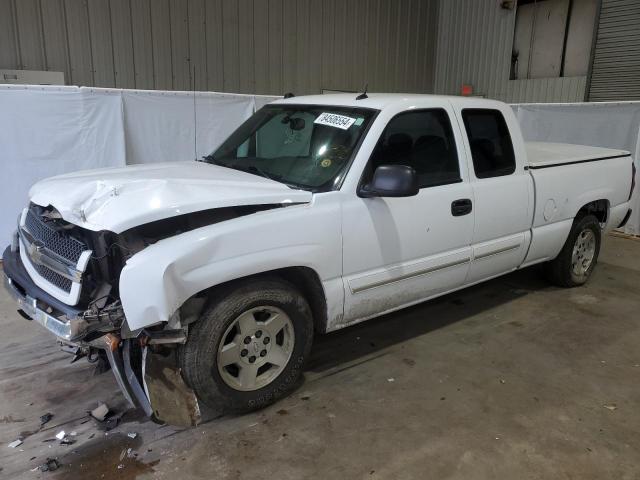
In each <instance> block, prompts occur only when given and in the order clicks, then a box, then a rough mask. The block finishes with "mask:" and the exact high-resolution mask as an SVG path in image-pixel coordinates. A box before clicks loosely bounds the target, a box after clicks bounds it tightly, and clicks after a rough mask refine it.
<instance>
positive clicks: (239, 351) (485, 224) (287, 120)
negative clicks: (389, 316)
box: [3, 94, 635, 424]
mask: <svg viewBox="0 0 640 480" xmlns="http://www.w3.org/2000/svg"><path fill="white" fill-rule="evenodd" d="M634 176H635V167H634V166H633V160H632V158H631V156H630V154H629V152H626V151H620V150H611V149H604V148H594V147H586V146H576V145H567V144H552V143H525V142H524V141H523V138H522V135H521V132H520V129H519V126H518V123H517V120H516V117H515V116H514V113H513V112H512V110H511V108H510V107H509V106H508V105H506V104H504V103H501V102H497V101H490V100H484V99H473V98H461V97H443V96H430V95H403V94H393V95H391V94H369V95H367V94H363V95H359V96H358V97H356V96H355V95H351V94H336V95H318V96H307V97H293V98H288V99H283V100H278V101H276V102H273V103H271V104H269V105H267V106H265V107H264V108H262V109H261V110H259V111H258V112H257V113H255V114H254V115H253V116H252V117H251V118H249V119H248V120H247V121H246V122H244V123H243V124H242V125H241V126H240V127H239V128H238V129H237V130H236V131H235V132H234V133H233V134H232V135H231V136H230V137H229V138H228V139H227V140H226V141H225V142H224V143H223V144H222V145H221V146H220V147H219V148H217V149H216V150H215V151H214V152H213V153H212V154H211V155H208V156H206V157H204V158H203V159H201V160H199V161H193V162H176V163H165V164H155V165H145V166H130V167H125V168H116V169H101V170H94V171H83V172H78V173H72V174H67V175H62V176H57V177H54V178H50V179H47V180H44V181H41V182H39V183H37V184H35V185H34V186H33V187H32V189H31V190H30V193H29V195H30V203H29V205H28V206H26V208H25V209H24V211H23V212H22V213H21V215H20V217H19V219H18V226H17V231H16V233H15V235H14V238H13V242H12V244H11V245H10V246H9V247H7V249H6V250H5V251H4V255H3V261H4V273H5V275H6V286H7V288H8V290H9V291H10V292H11V293H12V294H13V296H14V297H15V298H16V300H17V304H18V309H19V313H20V314H21V315H22V316H23V317H25V318H27V319H32V320H33V321H35V322H37V323H39V324H41V325H43V326H44V327H45V328H47V329H48V330H50V331H51V332H52V333H53V334H54V335H56V336H57V337H58V338H59V340H60V341H61V342H62V343H64V344H65V345H66V348H67V349H69V348H71V349H73V350H74V352H75V353H76V354H77V355H80V354H83V353H84V354H86V355H87V356H88V357H89V358H90V359H94V360H95V359H97V358H100V357H101V358H103V359H104V361H105V364H106V361H107V360H108V363H109V366H110V367H111V370H112V371H113V373H114V374H115V377H116V380H117V382H118V384H119V386H120V388H121V389H122V392H123V393H124V395H125V397H126V398H127V400H128V401H129V402H130V403H131V404H132V405H134V406H138V407H141V408H142V409H143V410H144V411H145V412H146V413H147V414H148V415H149V416H154V417H156V418H158V419H161V420H164V421H168V422H173V423H187V424H189V423H191V424H193V423H196V422H197V421H198V415H199V403H198V402H202V403H204V404H205V405H208V406H210V407H212V408H214V409H222V410H223V411H240V412H241V411H247V410H251V409H255V408H259V407H262V406H265V405H268V404H270V403H272V402H274V401H275V400H277V399H278V398H279V397H281V396H283V395H286V394H287V393H288V392H290V391H291V390H292V389H294V388H295V386H296V384H297V382H298V380H299V379H300V377H301V373H302V371H303V366H304V364H305V360H306V359H307V357H308V356H309V352H310V349H311V344H312V340H313V337H314V334H317V333H325V332H330V331H334V330H337V329H340V328H343V327H347V326H349V325H353V324H355V323H358V322H362V321H364V320H367V319H370V318H373V317H377V316H379V315H383V314H386V313H388V312H392V311H394V310H398V309H401V308H404V307H407V306H409V305H413V304H416V303H419V302H423V301H425V300H429V299H431V298H434V297H437V296H440V295H444V294H447V293H449V292H453V291H455V290H459V289H461V288H464V287H467V286H469V285H473V284H476V283H478V282H482V281H485V280H488V279H491V278H494V277H497V276H499V275H504V274H506V273H508V272H512V271H514V270H516V269H520V268H524V267H528V266H530V265H534V264H545V269H546V271H547V273H548V276H549V278H550V279H551V280H552V281H553V282H554V283H556V284H557V285H560V286H563V287H575V286H579V285H582V284H584V283H585V282H586V281H587V280H588V278H589V277H590V275H591V274H592V272H593V269H594V267H595V265H596V261H597V259H598V252H599V249H600V245H601V236H602V235H603V233H604V232H607V231H608V230H610V229H612V228H616V227H620V226H622V225H623V224H624V223H625V222H626V221H627V219H628V218H629V215H630V207H629V205H630V198H631V194H632V192H633V188H634ZM183 407H185V408H187V407H188V409H187V411H186V412H182V413H177V411H178V410H181V409H183Z"/></svg>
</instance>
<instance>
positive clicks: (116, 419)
mask: <svg viewBox="0 0 640 480" xmlns="http://www.w3.org/2000/svg"><path fill="white" fill-rule="evenodd" d="M121 418H122V415H113V416H111V417H109V418H107V419H106V420H105V421H104V429H105V430H106V431H107V432H108V431H109V430H113V429H114V428H116V427H117V426H118V424H119V423H120V419H121Z"/></svg>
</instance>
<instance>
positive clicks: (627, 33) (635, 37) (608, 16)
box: [589, 0, 640, 102]
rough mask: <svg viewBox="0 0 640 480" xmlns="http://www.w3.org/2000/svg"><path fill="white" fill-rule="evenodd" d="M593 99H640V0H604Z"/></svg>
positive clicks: (596, 55)
mask: <svg viewBox="0 0 640 480" xmlns="http://www.w3.org/2000/svg"><path fill="white" fill-rule="evenodd" d="M589 100H590V101H593V102H604V101H611V100H640V1H638V0H603V2H602V9H601V11H600V20H599V23H598V35H597V39H596V46H595V51H594V57H593V66H592V73H591V82H590V85H589Z"/></svg>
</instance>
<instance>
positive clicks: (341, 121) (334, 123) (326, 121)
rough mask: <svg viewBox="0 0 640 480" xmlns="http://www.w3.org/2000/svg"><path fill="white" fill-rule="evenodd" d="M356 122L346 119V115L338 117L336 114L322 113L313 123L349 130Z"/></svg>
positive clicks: (353, 119)
mask: <svg viewBox="0 0 640 480" xmlns="http://www.w3.org/2000/svg"><path fill="white" fill-rule="evenodd" d="M355 121H356V119H355V118H351V117H345V116H344V115H336V114H335V113H321V114H320V116H319V117H318V118H316V120H315V122H313V123H317V124H319V125H327V126H329V127H336V128H341V129H342V130H347V129H348V128H349V127H350V126H351V125H353V123H354V122H355Z"/></svg>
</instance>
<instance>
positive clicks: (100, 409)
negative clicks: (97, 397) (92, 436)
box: [90, 403, 109, 422]
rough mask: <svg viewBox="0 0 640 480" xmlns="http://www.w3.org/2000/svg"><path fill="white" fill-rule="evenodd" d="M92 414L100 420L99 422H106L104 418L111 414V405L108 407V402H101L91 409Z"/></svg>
mask: <svg viewBox="0 0 640 480" xmlns="http://www.w3.org/2000/svg"><path fill="white" fill-rule="evenodd" d="M90 413H91V416H92V417H93V418H95V419H96V420H98V421H99V422H104V419H105V418H107V415H108V414H109V407H107V404H106V403H101V404H100V405H98V406H97V407H96V408H94V409H93V410H91V412H90Z"/></svg>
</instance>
